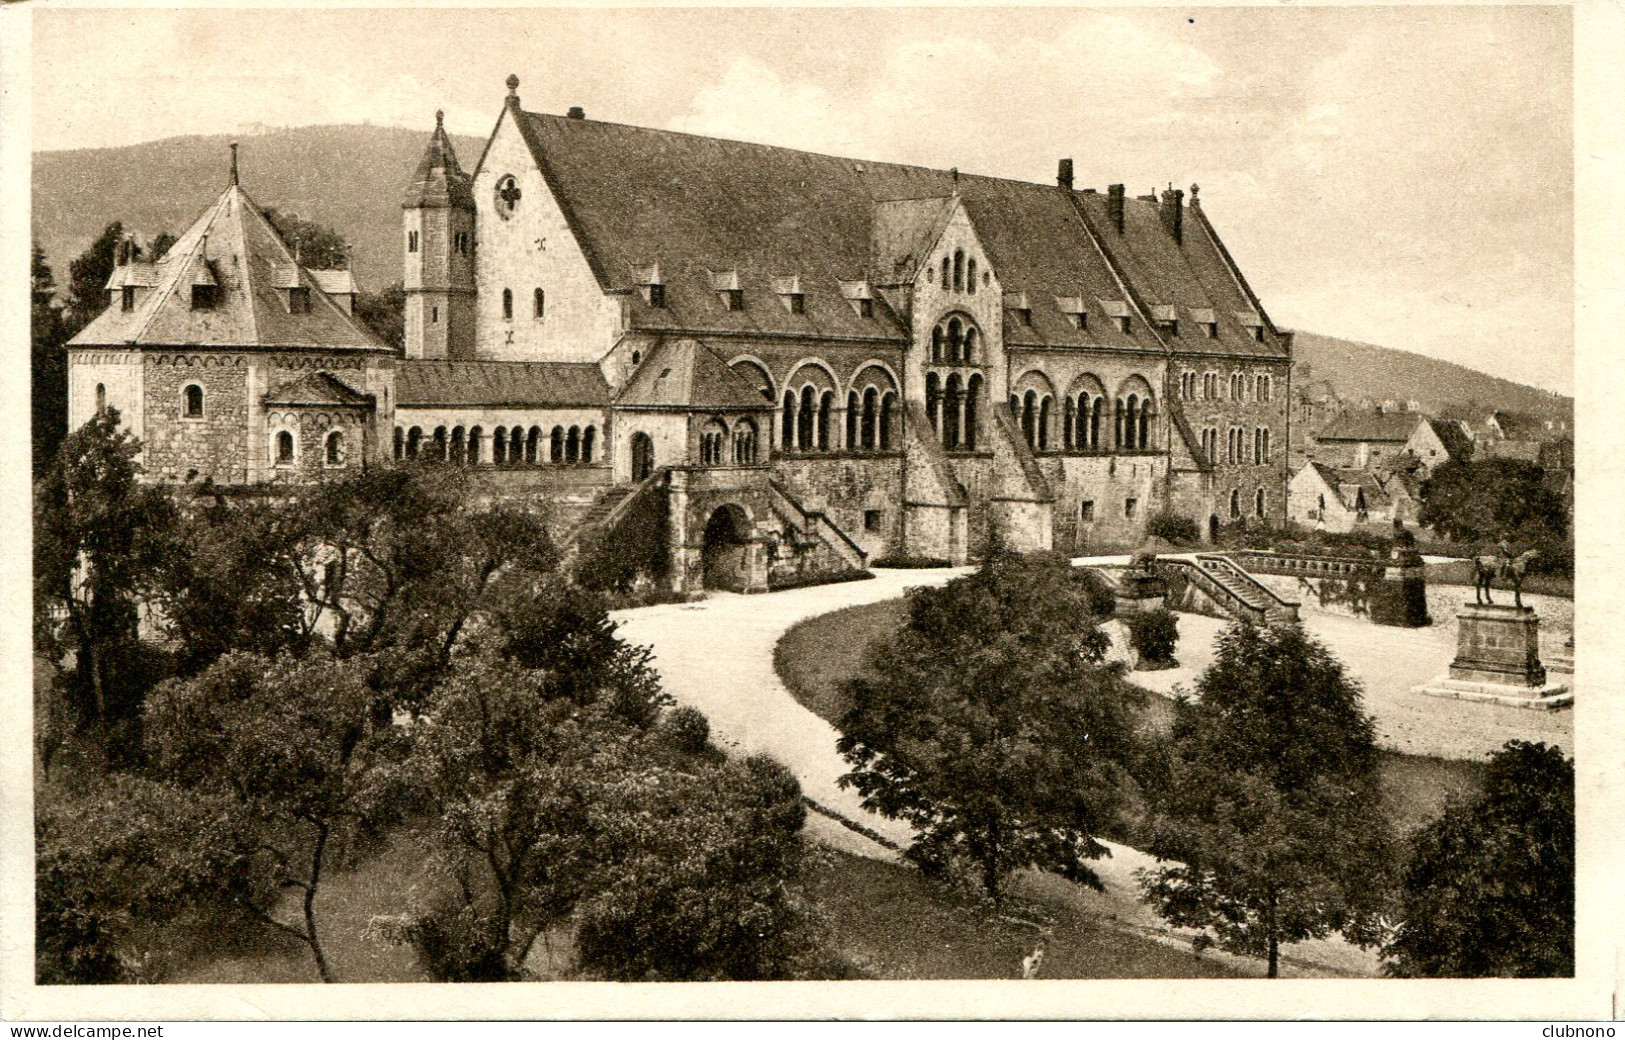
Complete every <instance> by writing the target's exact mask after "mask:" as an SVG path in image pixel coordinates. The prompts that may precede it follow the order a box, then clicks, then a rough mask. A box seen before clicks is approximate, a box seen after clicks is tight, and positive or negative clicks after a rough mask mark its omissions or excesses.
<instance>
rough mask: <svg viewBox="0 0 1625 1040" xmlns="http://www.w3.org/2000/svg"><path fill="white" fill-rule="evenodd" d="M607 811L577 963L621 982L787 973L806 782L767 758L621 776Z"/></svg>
mask: <svg viewBox="0 0 1625 1040" xmlns="http://www.w3.org/2000/svg"><path fill="white" fill-rule="evenodd" d="M606 793H607V795H608V798H607V799H606V802H605V804H604V806H602V807H600V809H599V812H600V813H601V815H602V818H603V823H602V825H601V826H602V827H603V830H604V832H605V834H606V836H607V838H608V842H609V845H610V847H611V848H612V849H613V850H614V855H613V857H612V858H611V859H610V860H609V862H608V863H607V864H606V866H605V869H604V870H603V872H602V876H601V877H600V878H599V879H598V883H597V890H596V891H595V892H594V893H593V894H592V895H591V896H590V897H589V898H588V899H587V900H586V901H585V902H584V903H583V905H582V906H581V908H580V911H579V913H578V915H577V919H578V927H577V930H576V949H577V954H578V957H579V968H580V970H581V971H582V972H583V973H584V974H585V975H587V976H588V977H596V978H607V979H614V980H618V981H627V982H632V981H655V980H659V981H688V980H696V981H697V980H735V981H754V980H760V979H777V978H788V977H791V976H792V975H793V973H794V970H795V965H796V964H797V963H798V961H799V960H800V959H801V958H802V957H803V956H804V955H805V954H806V953H807V952H808V950H809V942H808V936H809V933H808V930H807V927H806V925H807V921H808V911H807V908H806V906H805V902H804V900H803V899H802V898H801V896H800V894H799V890H798V886H797V885H796V880H797V878H798V876H799V872H800V866H801V856H802V848H803V846H802V842H801V839H800V837H799V832H800V830H801V827H802V824H803V822H804V821H805V819H806V809H805V808H804V807H803V805H802V804H801V785H800V784H799V783H797V782H796V779H795V777H794V776H793V775H791V774H790V772H789V770H787V769H785V768H784V767H783V766H782V765H780V764H779V763H777V762H775V761H774V760H772V759H770V758H765V757H762V756H754V757H751V758H747V759H745V760H744V761H743V762H727V761H724V762H721V763H716V764H706V763H704V762H695V763H693V764H692V765H691V766H690V768H688V769H672V768H660V767H658V766H650V765H645V766H644V767H643V768H642V769H641V770H632V771H628V772H626V773H624V774H622V775H621V776H620V777H619V778H618V782H617V783H616V784H614V785H613V786H612V787H611V788H610V789H609V790H608V791H607V792H606Z"/></svg>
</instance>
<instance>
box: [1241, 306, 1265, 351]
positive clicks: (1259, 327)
mask: <svg viewBox="0 0 1625 1040" xmlns="http://www.w3.org/2000/svg"><path fill="white" fill-rule="evenodd" d="M1236 321H1238V322H1240V323H1241V327H1242V328H1244V329H1246V330H1247V331H1248V332H1251V333H1252V335H1253V342H1255V343H1262V342H1264V319H1263V318H1262V317H1260V316H1259V315H1258V314H1256V313H1254V312H1253V311H1237V312H1236Z"/></svg>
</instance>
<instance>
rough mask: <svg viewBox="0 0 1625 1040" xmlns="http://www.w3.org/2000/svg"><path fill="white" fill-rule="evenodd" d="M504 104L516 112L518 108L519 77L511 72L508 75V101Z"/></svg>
mask: <svg viewBox="0 0 1625 1040" xmlns="http://www.w3.org/2000/svg"><path fill="white" fill-rule="evenodd" d="M506 104H507V106H508V107H509V108H511V109H514V110H516V111H517V110H518V108H519V77H518V76H517V75H515V74H514V73H511V72H510V73H508V100H507V101H506Z"/></svg>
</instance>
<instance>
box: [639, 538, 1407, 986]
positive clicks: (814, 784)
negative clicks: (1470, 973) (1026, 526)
mask: <svg viewBox="0 0 1625 1040" xmlns="http://www.w3.org/2000/svg"><path fill="white" fill-rule="evenodd" d="M965 573H969V570H968V569H931V570H886V569H876V571H875V577H874V579H872V580H869V581H858V582H846V583H842V584H836V585H820V586H812V587H809V588H803V589H791V590H787V591H784V592H776V593H772V594H769V595H758V596H740V595H733V594H727V593H714V594H712V595H711V596H710V597H708V598H707V599H705V600H703V601H701V602H698V603H673V604H664V605H661V606H655V607H641V608H636V609H632V610H625V611H617V612H616V613H615V614H614V615H613V617H614V618H615V620H616V621H618V622H619V623H620V625H621V629H620V632H621V635H622V636H623V637H624V638H626V639H628V640H631V641H632V642H635V643H642V644H645V645H647V646H650V647H652V648H653V651H654V656H655V661H654V663H655V666H656V667H657V668H658V669H659V670H660V675H661V680H662V683H663V684H664V687H665V689H666V691H667V692H668V693H670V694H671V695H672V697H673V698H675V699H676V700H677V701H678V702H679V703H681V704H689V705H692V706H694V707H696V708H698V709H699V710H700V711H702V712H704V713H705V715H706V716H707V718H709V719H710V722H711V730H712V738H713V740H714V741H715V743H716V744H717V745H718V746H719V747H722V748H725V749H727V750H728V751H730V752H731V753H735V754H756V753H763V754H769V755H772V756H773V757H774V758H777V759H778V760H779V761H781V762H783V763H784V764H785V765H786V766H788V767H789V768H790V769H791V771H793V772H794V773H795V774H796V776H797V777H798V778H799V779H800V781H801V786H802V790H803V792H804V793H805V794H806V795H807V796H808V797H809V798H811V799H812V800H813V801H814V802H817V803H818V804H820V805H822V806H824V807H826V808H828V809H830V810H832V811H834V812H836V813H839V814H840V815H841V816H843V817H845V818H846V819H848V820H851V821H854V822H857V823H860V824H861V825H862V826H864V827H867V828H870V829H872V830H874V831H876V832H878V833H880V834H882V835H884V836H886V837H887V838H889V839H891V840H892V841H894V842H898V843H906V842H907V841H908V840H909V837H910V832H909V829H908V827H907V826H906V825H905V824H902V823H900V822H898V821H895V820H888V819H885V818H884V817H881V816H878V815H876V814H874V813H871V812H869V811H868V810H866V809H864V808H863V806H862V804H861V798H860V797H859V796H858V794H857V793H856V792H854V791H850V790H843V789H841V788H840V786H839V785H838V784H837V782H836V781H837V779H838V778H839V777H840V776H841V775H842V774H843V773H845V772H846V771H847V769H846V763H845V761H844V760H843V759H842V758H841V756H840V754H839V753H838V752H837V751H836V750H835V742H836V739H837V736H838V735H837V733H836V731H835V728H834V727H833V726H831V725H830V724H829V723H827V722H825V721H824V720H823V719H820V718H819V717H818V716H816V715H814V714H813V713H812V712H810V711H808V710H807V709H806V708H804V707H802V706H801V705H800V704H799V703H797V702H796V700H795V699H794V698H793V697H791V695H790V692H789V690H787V689H786V688H785V687H784V684H783V683H782V682H780V680H779V677H778V674H777V673H776V672H775V671H774V668H773V648H774V646H775V645H777V643H778V641H779V639H780V638H781V637H782V636H783V635H784V633H785V632H787V631H789V629H790V628H791V627H792V626H794V625H795V624H796V623H798V622H800V621H803V620H805V619H807V618H810V617H816V616H817V615H819V614H825V613H829V612H831V611H835V610H840V609H842V608H845V607H851V606H859V605H862V604H867V603H877V602H880V601H881V600H886V599H893V598H896V597H898V596H901V595H903V594H904V592H905V591H906V590H907V589H908V588H909V587H911V586H920V585H930V586H936V585H942V584H945V583H947V582H948V581H949V580H950V579H952V578H954V577H956V576H958V575H960V574H965ZM1191 617H1193V615H1181V616H1180V620H1181V624H1182V626H1183V625H1184V623H1185V622H1186V620H1187V619H1188V618H1191ZM1215 624H1217V623H1216V622H1215ZM1215 631H1216V629H1215ZM807 830H808V833H809V835H810V836H812V837H813V838H815V839H817V840H818V841H820V842H822V843H824V844H827V845H830V846H833V847H835V848H839V849H842V850H844V851H848V852H852V853H855V854H857V855H862V856H869V857H873V858H879V859H888V860H895V859H896V858H897V854H896V853H895V852H893V851H891V850H890V849H887V848H885V847H884V846H882V845H880V844H879V843H877V842H874V841H872V840H870V839H868V838H865V837H864V836H862V835H861V834H858V833H856V832H854V831H853V830H851V829H849V828H847V827H845V826H842V825H841V824H839V823H837V822H836V821H834V820H831V819H829V818H828V817H825V816H823V815H820V814H818V813H809V814H808V817H807ZM1107 845H1108V847H1109V848H1110V849H1111V852H1112V855H1111V856H1110V857H1109V858H1107V859H1104V860H1101V861H1099V862H1098V863H1096V864H1095V869H1096V871H1097V873H1098V874H1099V875H1100V877H1101V880H1102V881H1103V882H1104V883H1105V886H1106V891H1105V892H1104V893H1096V892H1092V891H1089V890H1087V889H1084V888H1081V887H1079V886H1077V885H1073V884H1070V883H1067V882H1060V881H1058V880H1057V879H1054V878H1050V877H1048V876H1045V875H1035V874H1031V873H1029V874H1028V876H1026V877H1023V878H1021V879H1020V880H1019V881H1018V885H1019V886H1020V888H1022V889H1024V890H1027V891H1033V890H1035V889H1043V890H1044V891H1045V893H1046V897H1047V898H1051V899H1057V898H1059V899H1065V900H1067V901H1068V902H1070V903H1073V904H1075V905H1077V906H1079V907H1080V908H1083V909H1085V910H1087V911H1089V912H1090V913H1092V914H1095V915H1097V916H1099V917H1101V918H1103V919H1109V920H1112V921H1114V922H1116V923H1117V924H1118V925H1119V926H1121V927H1124V928H1127V929H1130V930H1132V931H1135V932H1138V933H1141V934H1144V935H1148V936H1153V937H1159V936H1160V937H1165V938H1168V939H1170V940H1173V938H1174V936H1175V935H1176V934H1177V933H1176V932H1175V931H1174V930H1172V929H1169V928H1168V927H1167V926H1166V925H1165V924H1164V923H1163V922H1162V921H1161V920H1160V919H1158V918H1157V917H1156V915H1155V914H1154V913H1152V912H1151V910H1150V909H1149V908H1148V907H1147V906H1146V905H1145V904H1144V903H1142V902H1141V901H1140V900H1139V898H1138V896H1137V892H1138V888H1137V886H1136V884H1135V880H1134V872H1135V871H1136V870H1137V869H1140V868H1142V867H1148V866H1151V865H1152V864H1153V863H1154V862H1155V861H1154V860H1153V859H1152V857H1150V856H1148V855H1146V854H1145V853H1143V852H1140V851H1139V850H1137V849H1132V848H1129V847H1127V846H1123V845H1115V844H1111V843H1107ZM1237 963H1241V962H1240V961H1239V960H1238V961H1237ZM1252 966H1253V967H1256V966H1257V965H1256V964H1253V965H1252ZM1377 968H1378V964H1377V958H1376V957H1375V955H1374V954H1372V953H1369V952H1367V951H1363V950H1359V949H1357V948H1355V947H1352V946H1349V945H1348V944H1347V943H1344V942H1341V941H1340V940H1336V939H1331V940H1317V941H1311V942H1306V943H1297V944H1294V945H1293V946H1291V947H1289V948H1288V949H1287V950H1286V951H1285V952H1284V953H1283V967H1282V970H1283V973H1284V974H1287V975H1320V976H1323V975H1327V974H1337V975H1343V974H1355V975H1370V974H1374V973H1375V972H1376V971H1377Z"/></svg>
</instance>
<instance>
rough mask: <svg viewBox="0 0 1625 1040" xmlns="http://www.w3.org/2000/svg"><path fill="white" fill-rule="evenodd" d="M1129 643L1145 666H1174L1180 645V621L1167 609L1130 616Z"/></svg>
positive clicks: (1128, 620) (1128, 622)
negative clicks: (1176, 648) (1175, 655)
mask: <svg viewBox="0 0 1625 1040" xmlns="http://www.w3.org/2000/svg"><path fill="white" fill-rule="evenodd" d="M1127 624H1128V632H1129V643H1130V645H1131V646H1133V647H1134V652H1135V653H1136V654H1138V655H1139V656H1140V660H1141V662H1143V663H1145V664H1153V665H1161V664H1172V663H1173V660H1174V648H1175V647H1176V646H1177V645H1178V644H1179V619H1178V618H1176V617H1175V616H1174V612H1173V611H1171V610H1168V609H1167V608H1165V607H1164V608H1159V609H1157V610H1150V611H1146V612H1145V613H1142V614H1130V615H1129V616H1128V619H1127Z"/></svg>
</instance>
